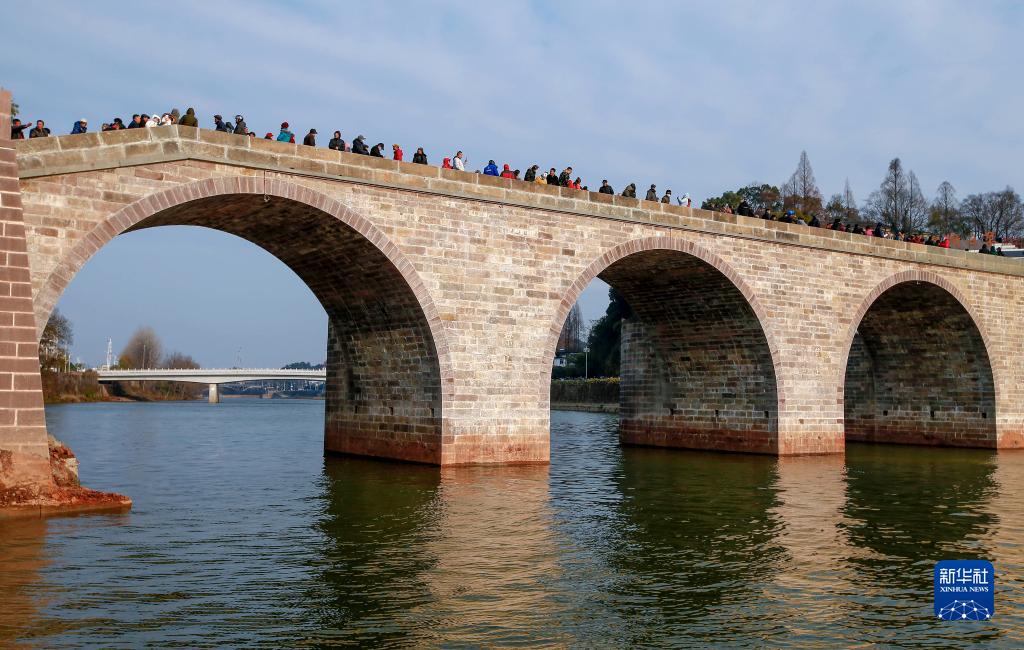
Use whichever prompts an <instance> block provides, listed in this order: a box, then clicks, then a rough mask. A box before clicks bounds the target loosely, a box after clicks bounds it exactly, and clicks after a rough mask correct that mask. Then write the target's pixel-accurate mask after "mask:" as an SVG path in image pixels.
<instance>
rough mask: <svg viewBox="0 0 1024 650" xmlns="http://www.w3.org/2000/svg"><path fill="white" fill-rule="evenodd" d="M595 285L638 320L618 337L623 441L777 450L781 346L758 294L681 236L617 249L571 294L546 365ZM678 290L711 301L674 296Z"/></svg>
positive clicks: (554, 328)
mask: <svg viewBox="0 0 1024 650" xmlns="http://www.w3.org/2000/svg"><path fill="white" fill-rule="evenodd" d="M597 277H600V278H602V279H604V280H605V281H607V282H608V283H609V284H611V285H612V286H614V287H616V289H617V290H619V291H620V293H623V294H624V297H625V299H626V301H627V302H629V303H630V305H631V307H632V308H633V312H634V316H635V317H634V318H631V319H629V321H627V322H624V325H623V330H622V380H621V381H622V383H621V392H622V396H621V398H620V410H621V428H620V437H621V439H622V441H623V442H625V443H630V444H644V445H654V446H667V447H687V448H697V449H714V450H722V451H748V452H757V453H778V452H779V450H780V445H779V405H780V403H781V401H780V400H781V396H782V395H783V394H784V385H783V384H782V382H781V379H782V378H781V377H780V376H779V374H778V373H777V372H776V368H778V367H779V361H778V354H779V346H778V344H777V343H776V341H775V338H774V334H773V333H772V331H771V329H770V328H768V327H766V326H765V324H766V323H767V322H768V319H767V313H766V310H765V309H764V307H763V306H762V304H761V302H760V300H759V299H758V297H757V295H756V294H755V292H754V290H753V289H752V288H751V287H750V285H749V284H748V283H747V282H745V281H744V279H743V278H742V277H740V276H739V274H738V273H737V272H736V271H735V270H734V269H733V268H732V267H731V266H730V265H729V264H728V263H727V262H725V261H724V260H723V259H722V258H720V257H718V256H717V255H715V254H713V253H711V252H710V251H708V250H706V249H704V248H703V247H701V246H699V245H697V244H695V243H693V242H691V241H688V240H686V239H680V238H676V237H668V236H664V237H646V238H641V239H635V240H631V241H628V242H625V243H622V244H619V245H617V246H614V247H612V248H611V249H609V250H608V251H606V252H605V253H604V254H602V255H601V256H600V257H599V258H597V259H596V260H594V261H593V262H591V264H590V265H588V267H587V268H586V269H585V270H584V271H583V272H582V273H581V274H580V275H579V276H578V277H577V278H576V280H575V281H573V283H572V284H571V285H569V287H568V288H567V289H566V291H565V293H564V295H563V298H562V300H561V302H560V303H559V305H558V308H557V311H556V314H555V316H554V318H553V320H552V322H551V326H550V329H549V331H548V334H547V341H546V344H545V348H544V360H545V362H546V363H547V364H550V359H551V358H552V357H554V355H555V352H556V346H557V343H558V337H559V334H560V332H561V328H562V325H563V323H564V322H565V319H566V316H567V315H568V312H569V310H570V309H571V308H572V306H573V305H574V304H575V302H576V300H577V299H578V298H579V296H580V294H581V293H582V292H583V290H584V289H585V288H586V286H587V285H588V284H589V283H590V282H591V281H592V280H593V279H594V278H597ZM659 282H660V283H661V284H660V285H659V284H658V283H659ZM645 283H646V284H647V285H648V286H647V287H644V286H642V285H644V284H645ZM674 283H679V285H680V286H682V285H687V284H688V283H690V284H689V286H690V288H691V289H692V288H693V287H696V286H703V287H705V289H704V290H705V293H703V294H701V295H691V296H683V295H676V296H674V297H673V296H672V295H671V294H672V292H673V290H674V289H675V287H674V286H673V285H674ZM655 285H658V286H655ZM645 292H647V293H648V294H649V295H650V300H648V299H645V298H644V297H643V295H644V294H645ZM686 298H695V299H694V300H689V301H688V300H686ZM655 303H657V304H658V305H661V306H662V307H657V306H655ZM658 309H662V312H663V313H661V314H658V313H657V311H658ZM716 319H717V320H716ZM712 327H714V328H716V331H715V332H712V331H711V328H712ZM715 361H719V362H722V363H719V364H718V365H716V364H715ZM549 373H550V369H549V368H548V369H547V373H546V374H545V375H544V376H543V378H542V383H543V385H544V391H545V392H544V395H543V398H542V399H544V400H548V399H549V395H548V392H547V391H548V388H547V385H548V381H549ZM545 404H547V402H546V401H545Z"/></svg>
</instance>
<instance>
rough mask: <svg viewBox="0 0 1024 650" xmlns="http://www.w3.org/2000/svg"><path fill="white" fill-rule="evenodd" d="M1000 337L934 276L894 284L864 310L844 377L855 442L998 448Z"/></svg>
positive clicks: (850, 334) (880, 288) (849, 341)
mask: <svg viewBox="0 0 1024 650" xmlns="http://www.w3.org/2000/svg"><path fill="white" fill-rule="evenodd" d="M991 340H992V339H991V336H990V334H989V332H988V331H987V327H986V324H985V321H984V320H983V319H982V318H980V317H979V314H978V312H977V311H976V309H975V308H974V306H973V305H972V303H971V301H970V300H969V299H968V298H967V297H966V295H965V294H964V293H963V292H962V291H961V290H960V288H959V287H958V286H957V285H956V284H954V283H953V282H951V281H950V280H949V279H947V278H945V277H943V276H941V275H939V274H937V273H933V272H930V271H923V270H908V271H902V272H899V273H895V274H893V275H890V276H889V277H887V278H885V279H884V280H882V281H881V282H880V283H879V284H878V285H876V286H875V287H874V288H873V289H872V290H871V291H870V292H868V294H867V295H866V296H865V297H864V298H863V299H862V300H861V301H860V304H859V306H858V308H857V310H856V311H855V312H854V314H853V317H852V319H851V321H850V326H849V328H848V329H847V331H846V332H845V337H844V339H843V340H842V342H841V345H842V350H843V356H842V359H841V365H840V366H839V368H838V369H837V371H838V372H839V373H840V374H839V378H840V381H839V384H838V385H839V389H838V397H839V399H840V403H841V404H842V406H843V422H844V435H845V438H846V440H847V441H860V442H881V443H896V444H926V445H942V446H962V447H993V448H994V447H996V446H998V432H997V428H998V425H997V417H996V404H997V397H998V396H997V390H998V388H997V387H998V382H997V381H996V376H995V367H994V365H993V364H992V363H991V358H990V356H989V355H990V351H991V350H992V349H993V348H992V346H991Z"/></svg>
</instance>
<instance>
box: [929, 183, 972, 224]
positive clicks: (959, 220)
mask: <svg viewBox="0 0 1024 650" xmlns="http://www.w3.org/2000/svg"><path fill="white" fill-rule="evenodd" d="M928 223H929V225H930V226H931V228H932V230H934V231H936V232H939V233H942V234H944V235H945V234H949V233H956V234H957V235H960V236H961V237H963V236H966V235H967V234H968V233H969V232H970V226H969V225H968V224H967V223H966V222H965V221H964V219H963V215H962V214H961V212H960V201H959V200H957V198H956V188H954V187H953V184H952V183H950V182H949V181H942V182H941V183H940V184H939V187H938V189H936V190H935V200H934V201H932V205H931V210H930V211H929V214H928Z"/></svg>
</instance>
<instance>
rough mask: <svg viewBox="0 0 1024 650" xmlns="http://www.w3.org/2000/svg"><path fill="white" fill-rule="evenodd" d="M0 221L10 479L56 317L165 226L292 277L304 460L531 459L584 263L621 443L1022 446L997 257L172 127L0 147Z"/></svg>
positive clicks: (29, 442)
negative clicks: (127, 241) (612, 372)
mask: <svg viewBox="0 0 1024 650" xmlns="http://www.w3.org/2000/svg"><path fill="white" fill-rule="evenodd" d="M0 99H3V98H0ZM0 105H3V106H6V105H7V103H6V102H0ZM7 133H9V130H8V122H7V116H6V114H2V115H0V134H3V135H5V136H6V134H7ZM0 222H2V227H3V238H2V240H0V241H2V257H0V260H2V262H3V264H2V265H0V273H2V277H0V305H2V306H0V357H2V358H0V450H4V451H3V453H6V454H7V456H6V457H7V459H8V460H7V465H8V467H21V468H23V469H24V471H25V472H28V473H31V471H33V470H32V468H37V469H38V470H39V471H40V472H43V471H44V467H45V462H44V461H45V458H46V429H45V420H44V415H43V404H42V396H41V393H40V379H39V369H38V363H37V347H38V337H39V333H40V331H41V330H42V328H43V326H44V324H45V323H46V321H47V319H48V317H49V315H50V313H51V311H52V309H53V308H54V305H56V303H57V301H58V299H59V298H60V296H61V293H62V292H63V291H64V289H65V288H66V287H67V286H68V284H69V283H70V282H71V280H72V278H73V277H74V276H75V273H76V272H77V271H78V270H79V269H80V268H81V267H82V266H83V265H84V264H86V263H87V262H88V261H89V259H90V258H91V257H92V256H93V255H94V254H95V253H96V252H97V251H98V250H100V249H101V248H102V247H103V246H104V245H105V244H106V243H107V242H109V241H110V240H111V239H112V238H114V237H116V236H117V235H118V234H120V233H123V232H127V231H132V230H139V229H142V228H152V227H157V226H163V225H194V226H203V227H207V228H215V229H218V230H222V231H225V232H228V233H232V234H234V235H237V236H239V237H242V238H245V239H247V240H249V241H251V242H253V243H254V244H257V245H259V246H261V247H263V248H265V249H266V250H268V251H269V252H271V253H272V254H273V255H275V256H276V257H277V258H278V259H280V260H281V261H282V262H283V263H284V264H286V265H287V266H288V267H289V268H290V269H292V270H293V271H294V272H295V273H296V274H297V275H298V276H299V277H300V278H302V279H303V280H304V281H305V282H306V283H307V284H308V285H309V286H310V288H311V289H312V291H313V292H314V294H315V295H316V296H317V298H318V299H319V300H320V302H321V303H322V305H323V307H324V309H325V310H326V312H327V315H328V318H329V336H328V338H329V340H328V370H327V382H328V386H327V406H326V422H325V448H326V449H327V450H328V451H336V452H343V453H353V454H363V455H370V456H377V457H384V458H392V459H401V460H407V461H416V462H424V463H433V464H439V465H453V464H470V463H543V462H547V461H548V448H549V445H548V436H549V379H550V374H551V362H552V358H553V356H554V353H555V345H556V341H557V338H558V334H559V331H560V329H561V327H562V323H563V321H564V319H565V316H566V314H567V312H568V310H569V309H570V308H571V306H572V305H573V303H574V301H575V300H576V298H577V297H578V296H579V295H580V292H581V291H582V290H583V289H584V287H586V286H587V284H588V283H589V282H590V281H591V280H592V279H594V278H596V277H600V278H602V279H604V280H605V281H607V282H608V283H610V284H611V285H612V286H614V287H615V288H616V289H618V290H619V291H620V292H621V293H622V295H623V296H624V297H625V299H626V300H627V302H628V303H629V305H630V307H631V309H632V312H633V314H632V316H631V318H630V319H629V320H628V321H627V322H626V323H625V324H624V327H623V342H622V343H623V345H622V356H623V378H622V415H621V422H622V424H621V437H622V440H623V441H624V442H626V443H637V444H647V445H660V446H668V447H688V448H697V449H710V450H728V451H747V452H756V453H765V454H779V455H791V454H837V453H842V452H843V449H844V442H845V440H864V441H874V442H892V443H923V444H935V445H955V446H965V447H986V448H993V449H1009V448H1016V447H1019V446H1021V444H1022V431H1024V399H1022V398H1024V394H1022V390H1024V367H1022V364H1021V362H1020V359H1019V354H1020V351H1021V344H1022V335H1024V290H1022V282H1021V275H1022V271H1024V267H1022V266H1020V263H1019V262H1015V261H1013V260H1010V259H1006V258H996V257H989V256H980V255H977V254H971V253H965V252H963V251H956V250H943V249H937V248H926V247H924V246H921V245H915V244H907V243H902V242H894V241H887V240H879V239H869V238H865V237H863V236H858V235H853V234H847V233H839V232H833V231H829V230H822V229H810V228H807V227H804V226H796V225H786V224H776V223H770V224H769V223H765V222H763V221H760V220H756V219H748V218H744V217H740V216H733V215H724V214H717V213H712V212H707V211H703V210H698V209H689V208H681V207H677V206H672V205H666V204H661V203H652V202H647V201H638V200H636V199H627V198H622V197H619V196H614V197H612V196H607V195H602V194H597V193H588V192H582V191H577V190H570V189H566V188H558V187H548V186H543V185H536V184H527V183H523V182H519V181H512V180H508V179H501V178H495V177H488V176H480V175H476V174H469V173H462V172H457V171H453V170H444V169H439V168H438V167H433V166H425V165H415V164H410V163H397V162H394V161H390V160H383V159H375V158H370V157H365V156H356V155H352V154H347V153H339V152H336V151H330V150H326V149H314V148H310V147H303V146H297V145H292V144H287V143H280V142H273V141H264V140H252V141H250V140H249V139H248V138H245V137H241V136H234V135H230V134H223V133H217V132H213V131H206V130H196V129H193V128H187V127H179V126H170V127H160V128H154V129H137V130H128V131H120V132H107V133H90V134H86V135H75V136H61V137H51V138H46V139H35V140H27V141H19V142H17V143H14V142H12V141H10V140H5V141H0Z"/></svg>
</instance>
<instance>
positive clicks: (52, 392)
mask: <svg viewBox="0 0 1024 650" xmlns="http://www.w3.org/2000/svg"><path fill="white" fill-rule="evenodd" d="M42 380H43V403H45V404H85V403H91V402H171V401H173V402H179V401H184V400H197V399H201V398H202V397H203V388H202V387H197V386H195V385H192V384H181V383H178V382H156V383H154V384H152V385H147V384H146V383H143V382H116V383H113V384H101V383H99V376H98V375H97V374H96V371H95V370H83V371H80V372H43V373H42Z"/></svg>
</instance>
